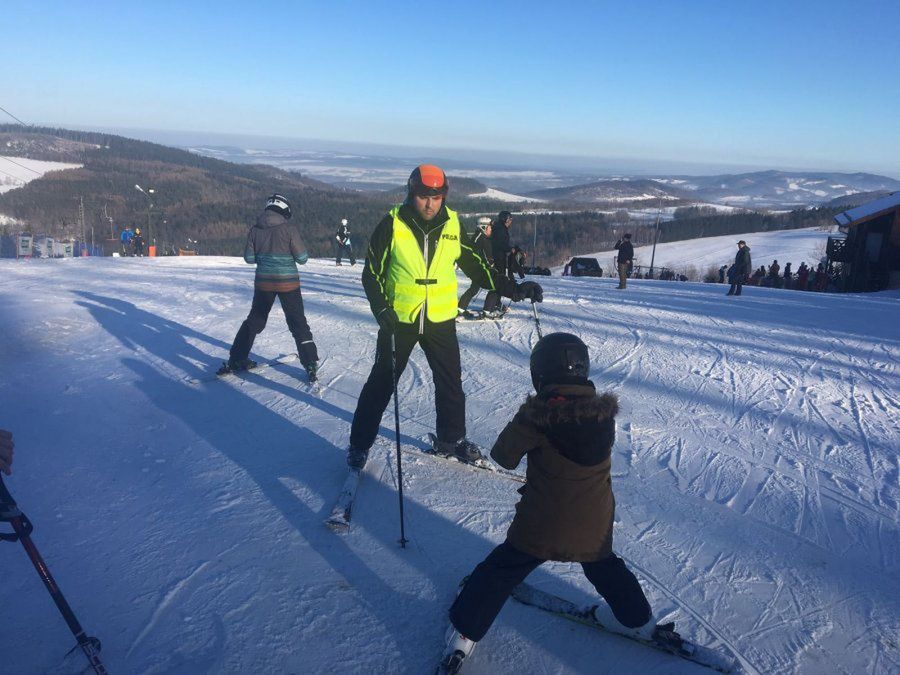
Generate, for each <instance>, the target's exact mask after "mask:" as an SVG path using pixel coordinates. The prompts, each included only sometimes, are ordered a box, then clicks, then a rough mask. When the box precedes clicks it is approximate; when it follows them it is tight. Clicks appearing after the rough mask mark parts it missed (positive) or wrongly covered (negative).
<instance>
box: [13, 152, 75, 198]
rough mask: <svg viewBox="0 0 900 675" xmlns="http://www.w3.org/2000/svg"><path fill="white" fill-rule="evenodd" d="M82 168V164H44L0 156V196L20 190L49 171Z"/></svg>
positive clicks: (20, 158)
mask: <svg viewBox="0 0 900 675" xmlns="http://www.w3.org/2000/svg"><path fill="white" fill-rule="evenodd" d="M82 166H83V165H82V164H72V163H69V162H46V161H42V160H38V159H27V158H25V157H5V156H3V155H0V194H2V193H4V192H9V191H10V190H15V189H16V188H20V187H22V186H23V185H26V184H27V183H29V182H31V181H33V180H35V179H36V178H40V177H41V176H43V175H44V174H46V173H49V172H51V171H65V170H66V169H79V168H81V167H82Z"/></svg>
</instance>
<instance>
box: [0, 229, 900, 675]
mask: <svg viewBox="0 0 900 675" xmlns="http://www.w3.org/2000/svg"><path fill="white" fill-rule="evenodd" d="M732 239H735V238H734V237H732ZM748 240H749V241H751V245H753V243H754V242H753V241H752V240H751V239H749V236H748ZM778 258H779V260H781V259H782V256H780V255H779V256H778ZM359 277H360V267H359V266H356V267H348V266H344V267H335V266H334V265H333V262H329V261H326V260H312V261H310V263H309V264H307V265H306V266H304V267H303V268H301V278H302V283H303V293H304V299H305V304H306V309H307V315H308V317H309V320H310V323H311V325H312V329H313V332H314V335H315V338H316V341H317V343H318V345H319V351H320V354H321V357H322V361H321V370H320V377H321V388H320V389H319V390H318V391H314V390H312V389H310V388H309V387H308V385H306V384H305V383H304V378H303V377H302V371H301V369H300V366H299V364H297V363H296V362H294V363H288V364H285V365H281V366H276V367H271V368H268V369H265V370H263V371H259V372H257V373H250V374H247V375H245V376H243V377H241V378H230V379H225V380H216V379H215V378H214V377H210V374H211V373H212V372H213V371H214V370H215V368H216V367H217V366H218V365H219V364H220V362H221V361H222V360H223V359H225V358H227V352H228V347H229V345H230V343H231V340H232V338H233V337H234V334H235V332H236V331H237V329H238V326H239V325H240V322H241V321H242V320H243V318H244V317H245V316H246V313H247V311H248V310H249V307H250V299H251V295H252V285H253V267H252V266H249V265H246V264H244V263H243V261H242V260H240V259H238V258H216V257H200V258H196V257H189V258H158V259H149V258H144V259H135V258H128V259H125V258H115V259H114V258H84V259H68V260H32V261H14V260H0V307H2V308H3V310H2V316H3V324H4V330H3V331H2V333H0V355H2V372H3V378H2V380H0V426H2V427H4V428H9V429H11V430H12V431H13V432H14V434H15V440H16V462H15V466H14V475H13V476H12V477H11V478H8V479H6V483H7V486H8V487H9V489H10V491H11V492H12V493H13V494H14V495H15V497H16V498H17V499H18V501H19V504H20V506H21V507H22V509H23V510H24V511H25V513H27V514H28V516H29V517H30V518H31V520H32V521H33V522H34V524H35V528H36V529H35V532H34V535H33V538H34V541H35V542H36V544H37V545H38V547H39V548H40V550H41V552H42V553H43V554H44V557H45V558H46V560H47V562H48V564H49V566H50V569H51V570H52V572H53V573H54V575H55V576H56V579H57V581H58V582H59V584H60V587H61V589H62V591H63V592H64V593H65V595H66V597H67V599H68V600H69V602H70V603H71V605H72V607H73V608H74V609H75V612H76V613H77V615H78V618H79V619H80V621H81V622H82V624H83V625H84V626H85V628H86V630H87V631H88V632H89V633H90V634H92V635H96V636H98V637H99V638H100V639H101V640H102V642H103V658H104V659H105V661H106V664H107V666H108V668H109V670H110V672H113V673H191V674H194V673H249V672H277V673H310V672H333V673H344V672H347V673H363V672H366V673H368V672H388V673H426V672H433V669H434V667H435V665H436V664H437V661H438V658H439V655H440V652H441V649H442V640H443V635H444V631H445V628H446V624H447V619H446V610H447V608H448V607H449V605H450V603H451V602H452V599H453V597H454V595H455V592H456V588H457V584H458V583H459V581H460V580H461V579H462V577H463V576H464V575H465V574H468V573H469V572H470V571H471V569H472V567H473V566H474V565H475V564H476V563H478V562H479V561H480V560H482V559H483V558H484V556H485V555H486V554H487V553H488V552H489V551H490V550H491V548H492V547H493V546H494V545H496V544H497V543H499V542H501V541H502V540H503V538H504V535H505V532H506V528H507V526H508V525H509V522H510V520H511V517H512V514H513V508H514V505H515V503H516V501H517V498H518V494H517V492H516V489H517V488H518V487H519V484H518V483H516V482H514V481H511V480H509V479H507V478H504V477H502V476H498V475H492V474H488V473H484V472H476V471H473V470H471V469H468V468H465V467H463V466H460V465H457V464H454V463H449V462H445V461H439V460H435V459H432V458H429V457H426V456H424V455H421V454H419V453H418V451H417V450H416V447H417V446H418V445H420V440H419V439H420V438H421V437H422V436H423V435H424V434H426V433H427V432H429V431H432V430H433V429H434V389H433V385H432V382H431V374H430V371H429V368H428V366H427V364H426V362H425V359H424V357H423V354H422V353H421V351H418V350H417V351H415V352H414V354H413V358H412V360H411V361H410V364H409V366H408V368H407V370H406V372H405V373H404V375H403V377H402V379H401V381H400V385H399V390H400V391H399V399H400V418H401V422H400V424H401V439H402V442H403V447H404V451H403V453H402V459H403V478H404V494H405V497H406V534H407V537H408V538H409V539H410V544H409V545H408V546H407V548H406V549H401V548H400V547H399V546H398V544H397V539H398V537H399V526H398V505H397V485H396V475H397V474H396V458H395V455H394V436H393V415H392V414H391V413H392V406H389V408H388V413H387V414H386V415H385V418H384V420H383V423H382V429H381V434H380V436H379V439H378V441H377V442H376V445H375V446H374V448H373V452H372V454H371V457H370V460H369V463H368V465H367V467H366V469H365V472H364V475H363V479H362V481H361V484H360V489H359V493H358V498H357V505H356V510H355V512H354V519H353V527H352V529H351V531H350V533H349V534H347V535H345V536H339V535H336V534H334V533H332V532H331V531H329V530H328V529H327V528H326V527H325V526H324V525H323V520H324V519H325V517H326V516H327V515H328V513H329V511H330V509H331V506H332V503H333V501H334V499H335V497H336V496H337V494H338V491H339V490H340V488H341V484H342V482H343V479H344V476H345V474H346V468H345V464H344V462H345V448H346V445H347V439H348V434H349V426H350V420H351V418H352V415H353V411H354V409H355V405H356V400H357V396H358V394H359V391H360V388H361V387H362V384H363V382H364V380H365V378H366V375H367V373H368V371H369V368H370V367H371V365H372V358H373V352H374V339H375V338H374V336H375V327H376V324H375V321H374V319H373V318H372V316H371V314H370V312H369V309H368V305H367V303H366V300H365V297H364V294H363V291H362V288H361V285H360V278H359ZM540 282H541V283H542V284H543V285H544V288H545V302H544V303H543V304H541V305H540V306H539V313H540V318H541V322H542V327H543V330H544V332H545V333H547V332H550V331H569V332H573V333H576V334H578V335H580V336H581V337H582V338H583V339H584V340H585V342H586V343H587V344H588V346H589V347H590V350H591V368H592V379H593V380H594V382H595V383H596V384H597V386H598V388H599V389H601V390H611V391H613V392H615V393H616V394H618V396H619V397H620V401H621V413H620V415H619V418H618V437H617V441H616V446H615V451H614V457H613V485H614V490H615V494H616V500H617V514H616V524H615V549H616V551H617V552H618V553H619V554H620V555H622V556H623V557H624V558H626V560H627V561H628V562H629V564H630V565H631V566H632V568H633V569H634V570H635V572H636V574H637V575H638V577H639V578H640V580H641V582H642V584H643V586H644V588H645V590H646V592H647V594H648V597H649V599H650V601H651V603H652V604H653V607H654V609H655V610H656V612H657V616H658V617H659V618H660V619H671V620H674V621H675V623H676V628H677V629H678V630H680V631H681V632H682V633H683V634H684V635H685V636H688V637H690V638H691V639H694V640H696V641H697V642H699V643H701V644H704V645H708V646H712V647H715V648H719V649H724V650H730V651H732V652H733V653H734V654H735V655H736V656H737V659H738V660H739V662H740V664H741V667H742V669H743V671H744V672H747V673H810V674H812V673H854V674H856V673H873V674H874V673H889V672H897V671H898V669H900V644H898V640H897V636H898V635H900V579H898V575H897V569H898V566H900V536H898V535H900V487H898V457H897V447H898V427H897V420H898V416H900V399H898V392H900V373H898V359H900V312H898V311H897V309H898V302H900V296H898V295H897V293H879V294H867V295H832V294H820V293H801V292H794V291H785V290H775V289H765V288H759V289H758V288H747V289H746V290H745V293H744V295H743V296H742V297H740V298H726V297H724V288H723V287H722V286H721V285H717V284H694V283H667V282H657V281H638V280H635V281H631V282H630V283H629V287H628V290H626V291H618V290H616V289H615V288H614V285H615V282H614V281H613V280H612V279H608V278H602V279H573V278H559V277H550V278H544V279H540ZM463 286H465V282H463ZM477 302H479V301H478V300H476V303H477ZM458 335H459V341H460V347H461V354H462V362H463V375H464V388H465V391H466V393H467V420H468V428H469V437H470V438H471V439H472V440H474V441H476V442H478V443H480V444H482V445H484V446H490V445H491V444H492V443H493V441H494V439H495V438H496V436H497V434H498V432H499V431H500V430H501V429H502V427H503V426H504V425H505V424H506V422H507V421H508V420H509V419H510V418H511V417H512V416H513V414H514V413H515V412H516V410H517V409H518V407H519V405H520V404H521V402H522V401H523V400H524V398H525V397H526V395H528V394H529V392H530V390H531V383H530V378H529V373H528V357H529V352H530V349H531V347H532V345H533V344H534V343H535V341H536V340H537V334H536V328H535V323H534V321H533V318H532V315H531V310H530V307H529V306H528V305H526V304H517V305H513V306H512V308H511V310H510V312H509V313H508V314H507V316H506V317H505V318H504V319H503V320H502V321H500V322H495V321H487V322H467V323H461V324H459V325H458ZM293 349H294V347H293V342H292V340H291V338H290V334H289V333H288V331H287V328H286V326H285V325H284V321H283V317H282V315H281V314H280V310H279V309H278V308H275V309H274V310H273V312H272V315H271V317H270V320H269V325H268V327H267V329H266V331H265V332H263V333H262V335H261V336H260V337H259V339H258V340H257V342H256V345H255V348H254V354H255V355H257V356H258V357H259V358H263V359H270V358H274V357H277V356H279V355H281V354H285V353H287V352H290V351H293ZM521 470H522V469H521V468H520V471H521ZM0 527H5V526H2V525H0ZM0 569H3V571H4V577H3V578H4V583H3V584H0V607H2V608H3V612H2V616H3V638H4V640H3V642H4V648H3V657H2V664H0V671H3V672H4V673H46V672H72V670H64V669H62V668H60V666H59V664H60V662H61V661H62V657H63V655H64V654H65V652H66V651H67V650H68V649H69V648H71V647H72V646H73V644H74V641H73V639H72V637H71V635H70V634H69V633H68V631H67V629H66V626H65V624H64V623H63V621H62V619H61V618H60V616H59V614H58V612H57V611H56V608H55V607H54V606H53V604H52V602H51V600H50V597H49V596H48V594H47V593H46V591H45V589H44V588H43V586H42V585H41V583H40V580H39V578H38V576H37V574H36V573H35V571H34V569H33V568H32V567H31V565H30V564H29V562H28V559H27V558H26V556H25V553H24V551H23V550H22V548H21V547H20V546H19V545H18V544H8V543H2V542H0ZM530 580H531V581H532V582H533V583H534V584H535V585H537V586H539V587H541V588H545V589H549V590H552V591H554V592H556V593H558V594H560V595H563V596H565V597H567V598H570V599H572V600H574V601H577V602H595V601H597V598H596V595H595V593H594V592H593V591H592V589H591V588H590V586H589V585H588V582H587V581H586V580H585V579H584V578H583V577H582V575H581V571H580V567H579V566H577V565H569V564H548V565H545V566H544V567H542V568H540V569H539V570H538V571H537V572H535V573H534V574H533V575H532V577H531V578H530ZM72 658H73V657H70V659H69V661H67V662H66V665H67V666H68V665H71V663H72ZM74 658H75V662H76V663H77V655H76V657H74ZM466 672H468V673H471V674H472V675H476V674H478V673H491V674H496V673H523V672H524V673H549V672H552V673H613V672H616V673H621V672H640V673H653V674H662V673H673V672H678V673H688V672H696V673H700V672H705V671H703V669H701V668H700V667H699V666H697V667H695V666H694V665H692V664H689V663H687V662H685V661H681V660H678V659H675V658H674V657H671V656H668V655H666V654H661V653H659V652H655V651H652V650H649V649H646V648H644V647H641V646H639V645H635V644H633V643H631V642H629V641H627V640H623V639H622V638H617V637H614V636H608V635H604V634H600V633H597V632H596V631H593V630H591V629H589V628H586V627H583V626H579V625H576V624H573V623H570V622H567V621H564V620H562V619H559V618H557V617H554V616H551V615H548V614H547V613H545V612H541V611H540V610H537V609H534V608H530V607H525V606H522V605H520V604H518V603H516V602H513V601H510V602H509V603H507V605H506V606H505V608H504V609H503V611H502V613H501V614H500V616H499V618H498V620H497V622H496V623H495V625H494V627H493V628H492V630H491V631H490V632H489V633H488V635H487V636H486V638H485V639H484V640H483V641H482V643H481V644H480V645H479V646H478V648H477V649H476V651H475V652H474V654H473V656H472V657H471V659H470V660H469V661H467V669H466Z"/></svg>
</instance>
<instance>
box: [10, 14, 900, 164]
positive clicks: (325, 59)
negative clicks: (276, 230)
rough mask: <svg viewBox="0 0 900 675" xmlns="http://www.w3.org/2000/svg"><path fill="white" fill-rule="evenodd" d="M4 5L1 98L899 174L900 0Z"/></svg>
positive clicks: (352, 140) (464, 140)
mask: <svg viewBox="0 0 900 675" xmlns="http://www.w3.org/2000/svg"><path fill="white" fill-rule="evenodd" d="M4 19H5V21H4V27H5V28H6V30H5V32H4V39H3V40H2V41H0V63H2V64H3V65H4V67H3V68H0V92H4V93H3V95H2V97H0V106H2V107H3V108H5V109H6V110H8V111H10V113H12V114H13V115H15V116H16V117H18V118H20V119H22V120H24V121H25V122H27V123H38V122H43V121H47V120H52V121H54V122H55V123H57V124H63V125H65V126H69V127H83V126H91V127H100V128H107V129H157V130H161V131H163V132H165V133H177V131H178V130H181V131H184V132H188V133H191V134H198V135H203V134H229V135H236V136H248V135H249V136H259V137H268V138H272V137H274V138H280V139H326V140H325V141H324V142H325V143H326V144H327V146H328V147H330V148H343V147H354V146H357V144H370V143H371V144H375V145H376V146H378V147H384V148H388V149H390V150H391V152H395V153H406V154H408V153H413V154H415V153H416V151H417V150H419V151H421V149H425V150H427V151H428V152H429V153H431V152H433V153H434V154H436V155H438V156H446V157H451V158H454V157H464V158H466V161H502V162H514V163H515V164H517V165H525V166H528V165H532V166H533V165H534V164H535V163H538V164H539V165H543V164H544V163H545V161H546V159H545V158H547V157H550V158H553V163H554V165H558V166H560V167H562V168H566V169H568V168H576V169H581V168H587V169H592V170H601V171H607V172H630V173H637V172H641V173H656V172H666V173H689V174H697V173H708V172H714V173H715V172H720V171H730V172H735V171H737V172H740V171H746V170H748V169H749V170H752V169H756V168H778V169H784V170H817V171H846V172H856V171H865V172H872V173H879V174H884V175H888V176H900V134H898V133H897V129H896V124H895V121H894V117H895V115H892V114H891V111H893V110H896V109H898V108H900V88H898V87H896V86H893V85H892V84H891V83H892V82H894V81H895V80H896V72H895V71H896V64H897V63H898V62H900V44H898V43H897V41H896V40H894V41H892V40H889V39H883V38H881V37H880V36H882V35H884V31H885V30H886V27H889V26H895V25H898V23H900V3H897V2H887V1H881V0H867V1H865V2H860V3H846V2H840V1H838V0H816V1H813V0H797V2H792V3H788V4H785V3H775V2H757V3H750V4H744V5H739V4H734V3H726V4H724V5H723V4H722V3H717V2H713V0H698V1H697V2H693V3H688V4H672V3H661V2H655V3H643V4H640V3H639V4H637V5H623V4H614V3H613V4H610V3H594V2H588V1H587V0H574V1H573V2H569V3H564V4H562V5H559V4H549V5H548V4H546V3H538V2H526V3H525V4H524V5H523V4H522V3H511V2H505V1H503V0H501V1H500V2H496V3H476V2H467V1H466V0H461V1H460V2H458V3H453V4H452V5H446V6H442V7H441V8H440V11H436V12H434V15H433V16H430V15H428V14H425V13H423V11H422V8H421V7H418V6H411V5H409V3H405V2H401V1H398V0H387V1H386V2H383V3H369V4H356V5H353V6H352V7H349V6H346V5H344V4H341V3H331V4H327V3H302V4H300V3H287V2H278V1H275V2H270V3H266V4H265V5H264V6H262V7H257V6H251V5H247V4H244V3H236V2H227V1H226V2H224V3H219V4H217V5H216V8H215V11H210V10H209V8H208V7H205V6H202V5H196V4H194V3H182V4H178V5H173V4H169V3H165V4H153V3H151V4H127V3H126V4H123V3H116V2H112V0H97V2H93V3H90V4H88V5H85V4H83V3H81V4H78V3H76V4H72V3H68V4H66V3H61V2H58V1H57V2H50V3H37V4H35V3H24V2H21V1H18V2H11V3H6V5H5V6H4ZM166 130H168V131H166ZM332 139H333V140H332ZM292 142H293V141H292ZM313 142H317V143H318V142H322V141H312V140H309V141H307V143H313ZM320 147H321V146H320ZM366 147H368V145H366ZM485 157H487V160H485V159H484V158H485Z"/></svg>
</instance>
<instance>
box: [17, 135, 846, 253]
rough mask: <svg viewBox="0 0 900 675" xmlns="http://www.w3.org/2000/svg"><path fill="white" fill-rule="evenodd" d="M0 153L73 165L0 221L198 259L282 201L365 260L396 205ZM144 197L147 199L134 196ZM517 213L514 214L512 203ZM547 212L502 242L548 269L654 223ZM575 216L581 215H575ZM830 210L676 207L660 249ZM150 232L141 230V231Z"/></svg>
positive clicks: (85, 149) (79, 156) (170, 167)
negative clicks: (349, 239)
mask: <svg viewBox="0 0 900 675" xmlns="http://www.w3.org/2000/svg"><path fill="white" fill-rule="evenodd" d="M0 154H3V155H7V156H10V157H24V158H30V159H36V160H46V161H63V162H70V163H78V164H82V165H83V166H82V168H79V169H69V170H66V171H58V172H51V173H48V174H46V175H44V176H42V177H40V178H37V179H35V180H33V181H31V182H29V183H27V184H26V185H25V186H23V187H21V188H18V189H15V190H11V191H9V192H6V193H4V194H2V195H0V214H3V215H6V216H11V217H13V218H15V219H16V220H18V221H20V222H23V223H25V225H24V227H25V229H28V230H30V231H32V232H33V233H35V234H49V235H51V236H57V237H66V236H75V237H77V236H79V235H80V233H81V224H80V222H79V220H78V219H79V216H78V207H79V204H80V200H81V199H83V200H84V205H85V226H86V232H87V233H88V236H89V233H90V228H92V227H93V229H94V236H95V239H97V240H101V239H104V238H107V237H110V238H111V237H117V236H118V233H119V232H120V231H121V229H122V227H123V226H125V225H137V226H139V227H141V228H143V229H144V231H145V236H146V235H149V237H148V238H149V239H154V240H156V242H157V244H158V246H159V249H160V252H163V251H166V252H168V251H172V250H175V249H177V248H178V247H186V246H187V245H188V241H189V240H194V241H197V242H199V248H200V251H201V253H204V254H220V255H238V254H239V253H240V252H241V250H242V246H243V242H244V238H245V236H246V232H247V228H248V226H249V225H250V224H251V223H252V222H253V220H254V218H255V217H256V215H257V213H258V212H259V210H260V208H261V207H262V205H263V204H264V201H265V199H266V197H268V196H269V195H270V194H272V193H273V192H281V193H283V194H284V195H286V196H287V197H288V198H289V199H290V200H291V202H292V204H293V206H294V213H295V219H296V222H297V223H298V225H299V226H300V227H301V230H302V232H303V234H304V236H305V237H306V240H307V244H308V246H309V249H310V252H311V254H312V255H313V256H330V255H331V254H332V253H333V243H332V237H333V235H334V231H335V229H336V227H337V224H338V222H339V221H340V219H341V218H347V219H348V220H349V221H350V226H351V229H352V232H353V241H354V246H355V248H356V250H357V252H358V255H360V256H361V255H363V252H364V251H365V249H366V246H367V242H368V235H369V233H370V232H371V231H372V229H373V228H374V227H375V225H376V224H377V223H378V221H379V220H380V218H381V217H382V216H383V214H384V213H385V211H386V210H387V209H388V208H389V207H390V205H391V204H393V203H396V202H397V201H399V200H400V199H402V197H403V194H404V190H403V189H402V188H400V187H398V188H397V189H395V190H390V191H387V192H359V191H355V190H348V189H344V188H336V187H333V186H330V185H327V184H325V183H322V182H319V181H316V180H313V179H310V178H307V177H304V176H303V175H301V174H300V173H296V172H291V171H285V170H282V169H278V168H275V167H272V166H269V165H261V164H235V163H231V162H225V161H222V160H218V159H214V158H210V157H204V156H201V155H197V154H194V153H191V152H187V151H184V150H178V149H175V148H170V147H166V146H163V145H158V144H156V143H148V142H145V141H137V140H133V139H130V138H125V137H122V136H116V135H112V134H105V133H97V132H83V131H71V130H65V129H48V128H35V127H22V126H16V125H0ZM449 179H450V185H451V192H450V198H449V202H448V203H449V204H450V206H451V207H453V208H454V209H456V210H457V211H459V212H460V213H461V214H463V218H462V220H463V223H464V225H465V226H466V227H467V228H468V229H469V230H474V227H475V218H476V215H478V214H496V213H497V212H498V211H499V210H501V209H503V208H509V209H510V210H516V205H515V204H506V203H503V202H499V201H495V200H487V199H481V198H475V199H473V198H470V197H468V196H467V195H468V194H471V193H473V192H482V191H483V190H484V187H485V186H484V185H482V184H481V183H479V182H477V181H474V180H472V179H468V178H457V177H454V176H452V175H451V176H450V177H449ZM136 185H140V186H142V188H144V189H145V190H148V191H149V189H150V188H152V189H153V190H154V192H153V194H152V195H148V194H147V193H142V192H140V191H138V190H137V189H136V187H135V186H136ZM151 204H152V206H151ZM520 206H522V205H520ZM552 207H553V212H552V213H549V214H548V213H543V214H538V215H531V214H525V215H520V216H517V217H516V219H515V222H514V225H513V230H512V232H511V236H512V241H513V242H517V243H519V244H521V245H522V246H523V247H525V248H526V249H527V250H529V251H531V250H532V249H533V248H534V246H533V242H534V228H535V222H536V221H537V254H538V255H537V263H538V264H541V265H556V264H560V263H561V262H563V261H565V260H566V259H567V258H568V257H570V256H571V255H574V254H577V253H583V252H585V251H591V250H598V249H600V248H604V247H606V246H607V245H608V246H610V247H611V246H612V244H614V243H615V241H616V239H617V238H618V237H619V236H620V235H621V234H622V233H623V232H624V231H626V230H628V231H631V232H632V233H633V235H634V242H635V243H636V244H638V245H639V244H641V243H649V242H651V241H652V237H653V226H652V224H650V225H648V224H647V223H646V221H629V219H628V216H627V213H626V212H624V211H621V212H618V213H616V214H615V215H609V214H604V213H599V212H597V211H585V210H580V211H575V210H569V209H576V208H579V207H578V206H575V205H573V204H569V205H567V204H566V203H565V202H560V203H554V204H553V205H552ZM582 208H583V207H582ZM839 210H841V209H840V208H830V209H826V208H820V209H812V210H798V211H793V212H791V213H788V214H768V213H755V212H740V213H735V214H722V213H715V212H710V211H709V210H708V209H702V208H691V207H688V208H681V209H678V211H677V212H676V218H675V220H674V221H671V222H667V223H662V224H661V225H660V241H677V240H681V239H691V238H695V237H702V236H714V235H720V234H728V233H738V232H755V231H765V230H776V229H789V228H797V227H812V226H816V225H825V224H830V222H831V217H832V216H833V215H834V213H836V212H837V211H839ZM148 225H149V227H148Z"/></svg>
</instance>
